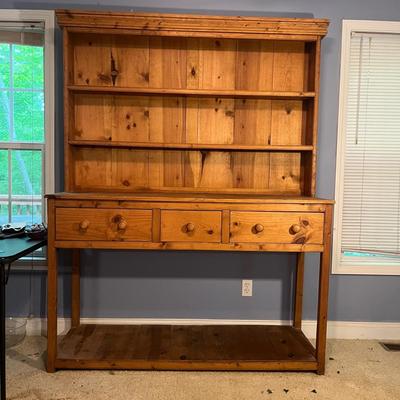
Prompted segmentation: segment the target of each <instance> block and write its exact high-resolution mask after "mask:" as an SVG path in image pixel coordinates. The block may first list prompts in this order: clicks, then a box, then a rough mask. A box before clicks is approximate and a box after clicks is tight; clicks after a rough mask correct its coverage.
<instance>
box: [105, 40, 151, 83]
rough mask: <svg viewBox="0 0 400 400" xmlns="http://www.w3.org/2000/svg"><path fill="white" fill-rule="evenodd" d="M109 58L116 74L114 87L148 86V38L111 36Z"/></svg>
mask: <svg viewBox="0 0 400 400" xmlns="http://www.w3.org/2000/svg"><path fill="white" fill-rule="evenodd" d="M111 44H112V48H111V57H112V58H113V60H114V65H115V68H116V70H117V71H118V72H117V76H116V79H115V85H114V86H120V87H148V86H149V38H148V37H147V36H130V35H127V36H125V35H113V36H112V43H111Z"/></svg>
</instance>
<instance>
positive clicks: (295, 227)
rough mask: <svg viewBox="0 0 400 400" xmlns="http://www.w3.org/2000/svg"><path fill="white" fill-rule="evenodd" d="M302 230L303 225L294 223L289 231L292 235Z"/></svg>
mask: <svg viewBox="0 0 400 400" xmlns="http://www.w3.org/2000/svg"><path fill="white" fill-rule="evenodd" d="M300 231H301V226H300V225H298V224H293V225H292V226H291V227H290V229H289V232H290V233H291V234H292V235H295V234H296V233H299V232H300Z"/></svg>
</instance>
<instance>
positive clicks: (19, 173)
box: [0, 43, 44, 223]
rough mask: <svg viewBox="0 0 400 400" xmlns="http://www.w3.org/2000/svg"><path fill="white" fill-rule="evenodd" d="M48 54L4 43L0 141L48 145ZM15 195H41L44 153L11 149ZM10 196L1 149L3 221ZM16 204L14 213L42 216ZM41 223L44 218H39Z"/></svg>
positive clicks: (1, 45)
mask: <svg viewBox="0 0 400 400" xmlns="http://www.w3.org/2000/svg"><path fill="white" fill-rule="evenodd" d="M43 68H44V52H43V47H39V46H25V45H10V44H8V43H0V141H1V142H25V143H43V142H44V70H43ZM10 157H11V159H10V163H11V178H12V179H11V186H12V190H11V194H12V196H21V195H22V196H32V195H36V196H40V195H41V194H42V193H43V192H42V190H43V188H42V173H43V171H42V152H41V151H40V150H11V154H10ZM8 193H9V156H8V150H0V198H1V199H2V201H1V202H0V218H1V217H3V218H1V222H2V223H4V222H5V221H4V217H5V216H6V215H8V204H5V201H4V200H3V199H4V197H6V196H7V195H8ZM16 204H17V203H15V204H14V203H13V204H12V214H13V215H14V214H16V215H17V214H18V215H20V214H21V213H22V214H24V213H28V214H32V213H33V212H34V211H35V212H36V213H39V214H40V213H41V206H39V205H38V206H35V207H33V208H34V209H35V210H32V207H31V210H28V209H27V208H26V209H24V206H20V205H16ZM39 219H40V220H41V216H40V218H39Z"/></svg>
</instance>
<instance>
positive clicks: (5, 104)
mask: <svg viewBox="0 0 400 400" xmlns="http://www.w3.org/2000/svg"><path fill="white" fill-rule="evenodd" d="M9 96H10V94H9V91H8V90H1V89H0V141H1V142H8V141H9V140H10V98H9Z"/></svg>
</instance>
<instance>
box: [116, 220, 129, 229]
mask: <svg viewBox="0 0 400 400" xmlns="http://www.w3.org/2000/svg"><path fill="white" fill-rule="evenodd" d="M117 227H118V230H120V231H124V230H125V229H126V228H127V227H128V223H127V222H126V221H125V220H124V219H121V220H120V221H119V222H118V225H117Z"/></svg>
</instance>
